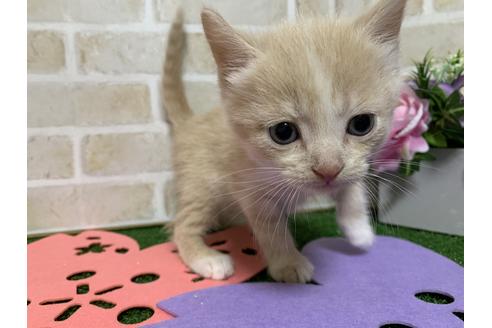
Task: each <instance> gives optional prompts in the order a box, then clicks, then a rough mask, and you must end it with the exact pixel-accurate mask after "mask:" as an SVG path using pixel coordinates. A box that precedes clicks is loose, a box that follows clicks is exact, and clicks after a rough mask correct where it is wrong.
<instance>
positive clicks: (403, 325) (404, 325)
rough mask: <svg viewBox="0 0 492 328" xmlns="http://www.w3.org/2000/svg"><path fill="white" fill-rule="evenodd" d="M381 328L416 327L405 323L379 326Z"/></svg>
mask: <svg viewBox="0 0 492 328" xmlns="http://www.w3.org/2000/svg"><path fill="white" fill-rule="evenodd" d="M379 328H415V327H413V326H409V325H406V324H404V323H387V324H384V325H382V326H379Z"/></svg>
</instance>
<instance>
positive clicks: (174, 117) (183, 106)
mask: <svg viewBox="0 0 492 328" xmlns="http://www.w3.org/2000/svg"><path fill="white" fill-rule="evenodd" d="M185 41H186V35H185V32H184V29H183V11H182V9H181V8H178V10H177V12H176V16H175V18H174V21H173V23H172V25H171V29H170V31H169V35H168V41H167V50H166V59H165V61H164V72H163V77H162V91H163V93H162V94H163V96H164V99H163V102H164V107H165V109H166V114H167V115H166V117H167V121H168V122H169V123H170V124H171V125H172V126H173V127H176V126H177V125H179V124H180V123H182V122H184V121H185V120H186V119H187V118H189V117H191V116H192V111H191V109H190V106H189V104H188V101H187V100H186V95H185V90H184V85H183V79H182V76H181V74H182V70H183V69H182V68H183V56H184V53H183V52H184V48H185Z"/></svg>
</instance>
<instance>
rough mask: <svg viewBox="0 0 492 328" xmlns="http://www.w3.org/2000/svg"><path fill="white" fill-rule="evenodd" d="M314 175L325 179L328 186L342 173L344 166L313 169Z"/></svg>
mask: <svg viewBox="0 0 492 328" xmlns="http://www.w3.org/2000/svg"><path fill="white" fill-rule="evenodd" d="M311 169H312V170H313V173H314V174H316V175H317V176H318V177H319V178H320V179H323V181H325V182H326V183H327V184H328V183H330V182H332V181H333V180H335V179H336V177H337V176H338V175H339V174H340V172H342V170H343V165H342V166H337V167H327V168H323V169H315V168H314V167H312V168H311Z"/></svg>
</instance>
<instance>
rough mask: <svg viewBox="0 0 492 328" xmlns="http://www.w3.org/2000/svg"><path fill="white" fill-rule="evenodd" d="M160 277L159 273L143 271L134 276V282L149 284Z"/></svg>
mask: <svg viewBox="0 0 492 328" xmlns="http://www.w3.org/2000/svg"><path fill="white" fill-rule="evenodd" d="M157 279H159V275H158V274H155V273H142V274H139V275H138V276H135V277H133V278H132V282H134V283H136V284H147V283H149V282H152V281H156V280H157Z"/></svg>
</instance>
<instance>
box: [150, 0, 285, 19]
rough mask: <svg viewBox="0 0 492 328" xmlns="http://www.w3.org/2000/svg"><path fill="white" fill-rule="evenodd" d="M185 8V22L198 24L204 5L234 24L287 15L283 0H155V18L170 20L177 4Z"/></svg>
mask: <svg viewBox="0 0 492 328" xmlns="http://www.w3.org/2000/svg"><path fill="white" fill-rule="evenodd" d="M178 4H181V5H182V6H183V8H185V9H186V13H185V20H186V23H191V24H199V23H200V22H201V20H200V12H201V10H202V8H203V6H204V5H207V6H208V7H210V8H213V9H215V10H217V11H218V12H219V13H220V14H221V15H222V16H223V17H224V18H225V20H226V21H228V22H229V23H230V24H234V25H268V24H271V23H275V22H278V21H280V20H281V19H283V18H285V17H286V16H287V1H285V0H234V1H230V0H208V1H196V0H183V1H177V0H155V8H156V11H157V13H156V18H157V20H158V21H161V22H170V21H172V19H173V17H174V14H175V12H176V8H177V5H178Z"/></svg>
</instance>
